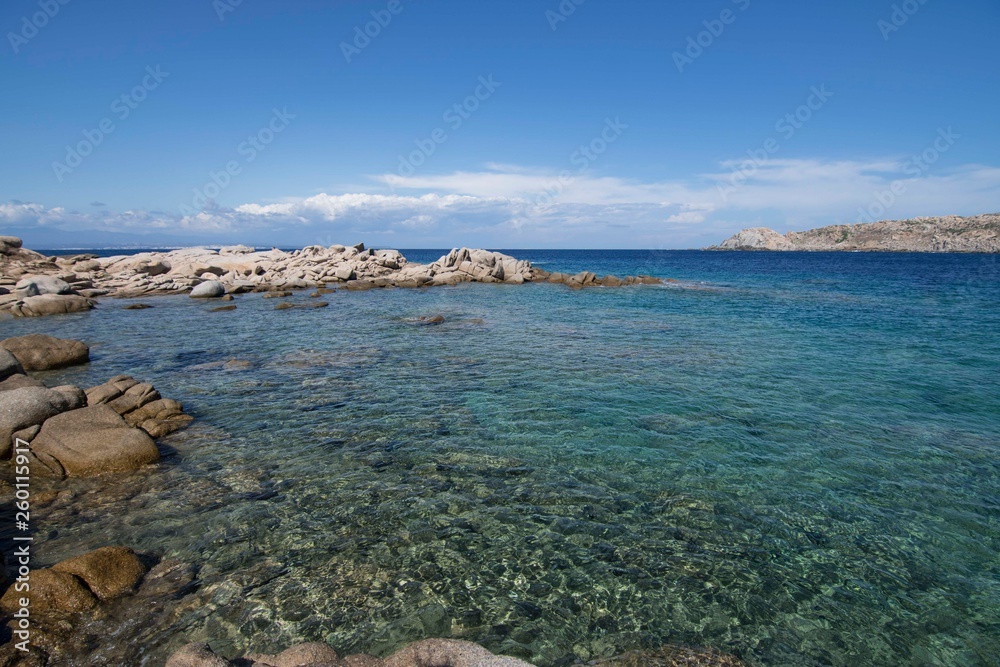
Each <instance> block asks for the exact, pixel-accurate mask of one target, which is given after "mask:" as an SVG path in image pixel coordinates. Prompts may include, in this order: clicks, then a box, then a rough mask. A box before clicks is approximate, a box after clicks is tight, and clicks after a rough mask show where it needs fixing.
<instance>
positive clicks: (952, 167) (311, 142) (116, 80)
mask: <svg viewBox="0 0 1000 667" xmlns="http://www.w3.org/2000/svg"><path fill="white" fill-rule="evenodd" d="M998 28H1000V4H998V3H996V2H995V0H962V1H960V2H951V3H945V2H943V0H924V1H923V2H921V0H908V2H897V3H894V2H892V1H885V2H882V1H879V0H864V1H862V0H843V1H841V2H836V3H817V2H805V3H804V2H792V1H789V0H776V1H773V2H769V3H765V2H763V1H762V0H704V1H703V0H698V1H694V0H689V1H677V2H654V1H652V0H649V1H638V0H615V2H611V1H610V0H562V2H560V0H510V1H508V2H482V1H474V0H464V1H459V0H376V1H367V0H342V1H338V0H327V1H325V2H321V1H319V0H282V1H278V0H242V2H240V1H239V0H173V1H171V2H144V3H137V2H123V1H118V0H107V1H103V2H86V1H85V0H8V1H7V2H5V3H3V6H2V8H0V34H2V35H3V36H4V39H3V40H2V41H0V77H2V81H3V82H4V83H5V84H6V85H5V86H4V89H5V95H4V96H3V99H2V101H0V154H2V160H0V233H4V234H17V235H20V236H22V237H24V238H25V240H26V242H27V245H29V246H35V247H45V246H49V247H52V246H58V245H88V244H98V245H103V244H110V243H118V242H121V243H160V244H162V243H177V244H183V243H228V242H234V241H241V242H250V243H256V244H260V245H266V244H277V245H282V246H287V245H305V244H312V243H323V244H332V243H347V242H351V243H354V242H357V241H365V242H366V243H369V244H370V245H376V246H381V247H402V248H406V247H450V246H456V245H474V246H488V247H505V248H529V247H616V248H628V247H637V248H686V247H700V246H703V245H707V244H710V243H713V242H716V241H719V240H721V239H722V238H725V237H726V236H728V235H730V234H732V233H734V232H736V231H738V230H739V229H741V228H744V227H750V226H761V225H763V226H769V227H773V228H775V229H778V230H779V231H787V230H790V229H805V228H810V227H815V226H819V225H824V224H834V223H852V222H862V221H870V220H877V219H897V218H906V217H911V216H918V215H947V214H962V215H971V214H976V213H986V212H996V211H1000V124H998V123H997V120H996V119H997V112H996V109H997V104H998V102H1000V67H998V66H997V63H1000V41H998V40H996V37H995V36H996V33H997V31H998ZM366 29H367V32H368V35H365V34H364V33H365V31H366ZM123 96H124V97H123Z"/></svg>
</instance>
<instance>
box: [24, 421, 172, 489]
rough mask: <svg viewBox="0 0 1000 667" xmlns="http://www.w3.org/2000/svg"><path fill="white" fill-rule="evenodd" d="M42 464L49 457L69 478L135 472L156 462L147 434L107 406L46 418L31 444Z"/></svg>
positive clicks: (57, 473)
mask: <svg viewBox="0 0 1000 667" xmlns="http://www.w3.org/2000/svg"><path fill="white" fill-rule="evenodd" d="M31 450H32V452H34V453H35V455H36V456H37V457H38V458H39V459H40V460H41V461H43V462H45V461H46V458H45V457H51V458H53V459H55V460H56V461H58V463H59V465H61V466H62V469H63V473H60V471H58V470H52V473H53V474H55V475H57V476H61V475H62V474H65V475H66V476H69V477H93V476H96V475H102V474H106V473H119V472H127V471H130V470H136V469H138V468H141V467H142V466H144V465H147V464H149V463H155V462H156V461H158V460H159V459H160V452H159V450H158V449H157V448H156V444H155V443H154V442H153V439H152V438H150V437H149V435H148V434H147V433H146V432H145V431H142V430H140V429H135V428H132V427H131V426H129V425H128V423H126V422H125V420H124V419H123V418H122V417H121V415H119V414H118V413H117V412H115V411H114V410H113V409H111V408H110V407H109V406H107V405H94V406H90V407H87V408H82V409H80V410H71V411H69V412H64V413H62V414H60V415H56V416H55V417H52V418H50V419H48V420H47V421H46V422H45V423H44V424H43V425H42V430H41V431H40V432H39V433H38V435H36V436H35V438H34V440H32V441H31Z"/></svg>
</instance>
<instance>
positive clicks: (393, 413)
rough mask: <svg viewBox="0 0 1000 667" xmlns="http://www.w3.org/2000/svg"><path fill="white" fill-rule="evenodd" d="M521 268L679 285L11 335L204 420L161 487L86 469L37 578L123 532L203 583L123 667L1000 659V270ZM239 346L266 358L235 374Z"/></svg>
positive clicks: (608, 260) (14, 329)
mask: <svg viewBox="0 0 1000 667" xmlns="http://www.w3.org/2000/svg"><path fill="white" fill-rule="evenodd" d="M440 254H441V253H440V252H428V253H426V255H427V257H423V256H421V254H420V253H407V255H408V256H409V257H410V258H411V260H413V259H434V258H436V257H438V256H440ZM516 254H517V255H518V256H519V257H523V258H525V259H529V260H533V261H535V262H536V263H537V264H538V265H539V266H541V267H542V268H545V269H548V270H564V271H575V270H580V269H584V268H586V269H590V270H594V271H596V272H598V273H602V274H603V273H615V274H618V275H623V274H634V273H651V274H655V275H659V276H663V277H670V278H676V279H678V280H679V281H680V282H678V283H675V284H670V285H668V286H666V287H637V288H624V289H594V290H586V291H571V290H569V289H566V288H564V287H562V286H553V285H525V286H501V285H464V286H459V287H456V288H438V289H432V290H419V291H411V290H383V291H372V292H355V293H347V292H342V293H337V294H333V295H330V296H328V297H324V298H325V299H326V300H328V301H330V303H331V307H329V308H326V309H320V310H286V311H277V312H276V311H274V310H273V308H274V305H275V303H277V301H276V300H272V299H262V298H260V296H259V295H247V296H243V297H239V298H238V301H237V304H238V306H239V309H238V310H237V311H235V312H228V313H210V312H208V310H209V309H210V308H211V307H213V306H214V305H217V304H206V303H198V302H194V301H192V300H191V299H188V298H186V297H163V298H152V299H149V300H147V302H148V303H151V304H153V305H154V306H155V308H153V309H150V310H145V311H124V310H121V306H123V305H125V304H124V303H122V302H116V301H105V302H104V303H103V304H102V305H101V307H100V309H99V310H98V311H96V312H94V313H91V314H85V315H75V316H65V317H59V318H49V319H44V320H17V321H13V320H5V321H0V333H2V335H3V336H13V335H20V334H24V333H29V332H35V331H38V332H46V333H50V334H52V335H56V336H64V337H76V338H82V339H84V340H86V341H87V342H88V343H90V344H91V345H92V356H93V361H92V363H91V364H90V365H89V366H87V367H81V368H78V369H70V370H67V371H61V372H58V373H52V374H49V376H48V377H47V378H46V380H47V381H49V382H53V383H54V382H71V383H76V384H81V385H90V384H96V383H98V382H100V381H103V380H104V379H106V378H108V377H110V376H112V375H115V374H118V373H130V374H134V375H135V376H137V377H140V378H142V379H144V380H147V381H151V382H153V383H154V384H155V385H156V387H157V388H158V389H159V390H160V391H161V392H162V393H163V394H164V395H166V396H169V397H172V398H177V399H179V400H181V401H182V402H183V403H184V404H185V406H186V407H187V408H188V409H189V410H190V411H191V412H192V413H193V414H194V415H196V417H197V421H196V423H195V425H194V426H193V427H191V428H189V429H187V430H186V431H182V432H180V433H177V434H174V435H173V436H170V437H169V438H167V439H165V440H164V441H163V442H162V445H163V449H164V453H165V454H166V456H165V458H164V459H163V461H162V463H161V464H159V465H158V466H155V467H152V468H150V469H147V470H144V471H142V472H140V473H138V474H136V475H132V476H130V477H128V478H126V479H116V480H92V481H76V482H71V483H70V485H69V488H70V489H71V490H72V492H73V493H72V497H71V499H70V500H66V499H65V498H64V499H63V500H61V501H60V502H56V503H53V505H52V506H51V507H49V508H47V509H43V510H42V515H41V518H39V520H38V526H39V527H40V530H39V537H38V539H39V540H40V542H39V544H38V546H37V549H38V551H39V552H40V553H42V554H44V556H43V559H44V560H46V561H47V562H54V561H56V560H59V559H60V558H63V557H66V556H69V555H73V554H76V553H79V552H80V551H82V550H83V549H84V548H87V547H91V546H94V547H96V546H103V545H105V544H109V543H122V544H127V545H129V546H132V547H134V548H137V549H143V550H148V551H154V552H156V553H159V554H161V555H164V556H166V557H171V558H179V559H182V560H185V561H188V562H191V563H194V564H195V565H197V566H198V568H199V572H200V575H199V576H200V581H199V584H200V588H199V590H198V591H197V592H196V594H195V595H196V596H197V600H198V604H197V605H187V606H182V607H180V608H179V611H178V613H177V616H176V618H174V619H173V620H172V621H171V623H170V624H169V625H168V624H166V623H165V622H164V623H163V624H162V625H158V626H155V627H150V628H146V629H144V630H143V631H142V634H141V637H140V638H139V639H136V638H134V637H122V638H119V639H120V640H121V641H137V642H138V643H141V644H142V645H143V646H145V647H147V648H148V651H147V652H146V653H144V654H143V655H142V656H141V659H139V658H136V664H150V665H154V664H162V660H163V657H164V656H165V655H166V654H167V652H168V651H169V649H171V648H173V647H176V646H177V645H178V644H180V643H183V642H184V641H185V640H194V639H199V640H200V639H205V640H210V641H211V642H212V643H213V645H214V646H216V647H217V648H218V649H219V650H221V651H222V652H224V653H228V654H230V655H232V654H236V653H241V652H243V651H246V650H271V649H275V648H281V647H283V646H286V645H288V644H290V643H292V642H294V641H304V640H308V641H313V640H322V641H329V642H330V643H332V644H333V645H334V646H336V647H337V648H338V649H342V650H344V651H371V652H376V653H385V652H387V651H390V650H392V649H394V648H396V647H398V646H399V645H400V644H401V643H403V642H405V641H409V640H413V639H419V638H423V637H427V636H454V637H461V638H465V639H470V640H473V641H478V642H481V643H483V644H485V645H486V646H487V647H489V648H490V649H492V650H494V651H498V652H503V653H507V654H512V655H517V656H521V657H524V658H527V659H530V660H533V661H535V662H536V663H537V664H538V665H540V666H541V667H550V666H555V665H566V664H572V662H574V661H575V660H591V659H595V658H599V657H604V656H609V655H613V654H615V653H617V652H620V651H624V650H630V649H635V648H642V647H654V646H659V645H662V644H665V643H688V644H694V645H707V646H712V647H715V648H718V649H720V650H723V651H727V652H731V653H735V654H737V655H739V656H741V657H742V658H744V659H745V660H746V661H747V662H748V663H750V664H752V665H845V666H847V665H851V666H855V665H886V666H890V665H891V666H898V665H998V664H1000V660H998V658H997V656H998V655H1000V556H998V553H1000V461H998V454H1000V372H998V371H1000V334H998V331H1000V265H998V263H997V258H996V257H992V256H941V255H938V256H927V255H871V254H792V255H789V254H772V253H760V254H718V253H703V252H669V251H665V252H624V251H623V252H616V253H592V252H568V251H562V252H548V251H520V252H518V253H516ZM293 300H294V301H297V302H306V301H309V300H310V299H309V298H308V297H307V295H306V294H299V295H296V296H295V297H293ZM435 314H442V315H444V316H445V317H446V322H445V323H444V324H441V325H438V326H424V325H419V324H416V323H415V322H414V321H413V319H415V318H417V317H419V316H422V315H435ZM234 358H235V359H241V360H247V361H249V362H251V363H252V367H251V368H250V369H249V370H244V371H226V370H221V369H219V368H217V363H216V362H220V361H226V360H229V359H234ZM157 661H159V662H157ZM81 664H83V663H81Z"/></svg>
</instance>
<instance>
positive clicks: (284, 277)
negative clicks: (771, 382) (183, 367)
mask: <svg viewBox="0 0 1000 667" xmlns="http://www.w3.org/2000/svg"><path fill="white" fill-rule="evenodd" d="M15 241H17V242H20V240H19V239H15ZM10 247H13V246H10ZM16 252H17V253H22V252H23V253H29V254H25V255H24V256H23V257H21V258H20V259H18V260H13V259H10V257H7V259H8V261H6V262H4V261H0V276H2V277H0V289H6V288H4V285H8V286H9V288H10V289H9V290H8V291H11V290H13V291H14V293H13V294H6V295H4V294H0V311H2V310H9V311H10V312H11V313H12V314H14V315H17V316H21V317H34V316H39V315H47V314H58V313H68V312H80V311H83V310H88V309H90V308H92V307H93V305H94V302H93V301H92V299H94V298H97V297H101V296H115V297H123V298H128V297H140V296H148V295H153V294H179V293H187V294H189V295H190V296H192V297H195V298H216V297H222V296H223V295H232V294H240V293H244V292H261V291H264V292H266V291H287V290H292V289H318V290H323V289H330V288H335V287H338V286H342V287H344V288H346V289H348V290H351V291H362V290H369V289H375V288H382V287H409V288H417V287H439V286H448V285H458V284H460V283H466V282H478V283H506V284H513V285H520V284H523V283H529V282H540V281H541V282H562V283H565V284H567V285H570V286H571V287H590V286H604V287H620V286H624V285H638V284H649V283H650V282H653V281H654V280H655V279H651V278H648V277H639V278H634V277H633V278H616V277H614V276H606V277H603V278H598V277H596V276H594V275H593V274H590V273H587V272H584V273H582V274H578V275H572V276H569V275H568V276H564V277H563V274H554V275H555V278H552V275H553V274H549V273H548V272H545V271H541V270H539V269H536V268H534V267H532V266H531V263H530V262H527V261H524V260H518V259H516V258H514V257H511V256H509V255H504V254H502V253H499V252H492V251H489V250H476V249H471V248H456V249H454V250H452V251H451V252H449V253H448V254H446V255H444V256H442V257H441V258H440V259H438V260H437V261H435V262H431V263H430V264H411V263H409V262H408V261H407V259H406V258H405V257H404V256H403V255H402V254H401V253H400V252H399V251H397V250H371V249H367V248H365V246H364V244H363V243H359V244H358V245H355V246H351V247H347V246H342V245H333V246H329V247H324V246H309V247H307V248H303V249H301V250H296V251H294V252H284V251H281V250H267V251H256V250H254V249H253V248H250V247H247V246H232V247H227V248H222V249H221V250H219V251H215V250H211V249H207V248H186V249H182V250H174V251H172V252H156V253H140V254H136V255H118V256H114V257H102V258H98V257H96V256H94V255H74V256H71V257H53V258H44V257H42V256H41V255H38V254H37V253H31V252H30V251H23V250H21V249H19V248H18V249H17V250H16ZM656 282H658V281H656Z"/></svg>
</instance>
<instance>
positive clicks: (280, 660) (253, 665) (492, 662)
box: [166, 639, 532, 667]
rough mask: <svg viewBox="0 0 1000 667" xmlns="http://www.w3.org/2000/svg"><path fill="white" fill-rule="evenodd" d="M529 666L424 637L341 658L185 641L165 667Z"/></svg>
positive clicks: (306, 648) (297, 649)
mask: <svg viewBox="0 0 1000 667" xmlns="http://www.w3.org/2000/svg"><path fill="white" fill-rule="evenodd" d="M237 665H239V666H241V667H532V665H530V664H529V663H527V662H524V661H523V660H518V659H517V658H509V657H506V656H498V655H494V654H492V653H490V652H489V651H487V650H486V649H485V648H483V647H482V646H479V645H478V644H473V643H471V642H466V641H460V640H457V639H427V640H424V641H420V642H414V643H412V644H409V645H408V646H405V647H403V648H402V649H400V650H399V651H397V652H396V653H394V654H392V655H391V656H389V657H388V658H384V659H381V658H376V657H373V656H370V655H349V656H346V657H343V658H341V657H340V656H338V654H337V653H336V651H334V650H333V649H332V648H330V647H329V646H327V645H326V644H315V643H314V644H301V645H299V646H294V647H292V648H290V649H288V650H287V651H284V652H282V653H279V654H277V655H263V654H251V655H248V656H246V657H245V658H242V659H240V660H236V661H233V662H231V661H229V660H226V659H224V658H222V657H220V656H218V655H216V653H215V652H214V651H213V650H212V649H211V648H210V647H209V646H208V645H207V644H188V645H187V646H185V647H184V648H182V649H180V650H179V651H177V652H176V653H174V654H173V655H172V656H171V657H170V659H169V660H167V665H166V667H235V666H237Z"/></svg>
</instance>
